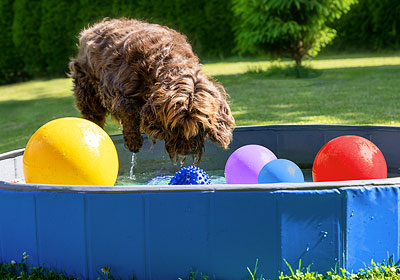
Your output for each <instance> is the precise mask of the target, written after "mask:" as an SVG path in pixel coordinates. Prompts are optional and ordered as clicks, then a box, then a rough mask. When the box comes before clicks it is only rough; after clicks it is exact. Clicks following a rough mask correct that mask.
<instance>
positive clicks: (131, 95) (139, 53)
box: [70, 19, 235, 163]
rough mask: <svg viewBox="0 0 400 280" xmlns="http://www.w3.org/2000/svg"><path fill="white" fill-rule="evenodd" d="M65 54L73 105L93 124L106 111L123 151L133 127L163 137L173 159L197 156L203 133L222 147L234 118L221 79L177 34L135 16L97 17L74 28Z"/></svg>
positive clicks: (135, 143) (134, 141)
mask: <svg viewBox="0 0 400 280" xmlns="http://www.w3.org/2000/svg"><path fill="white" fill-rule="evenodd" d="M78 47H79V53H78V55H77V57H76V58H74V59H72V60H71V62H70V70H71V77H72V78H73V82H74V95H75V99H76V107H77V108H78V110H79V111H80V112H81V114H82V116H83V117H84V118H86V119H89V120H91V121H93V122H95V123H97V124H98V125H100V126H101V127H103V126H104V122H105V118H106V115H107V114H108V113H111V115H112V116H113V117H114V118H115V119H117V120H118V121H119V122H120V123H121V125H122V129H123V135H124V139H125V143H126V145H127V147H128V148H129V150H130V151H132V152H138V151H139V149H140V147H141V146H142V144H143V138H142V136H141V133H145V134H147V135H148V136H149V138H150V139H151V140H152V141H153V144H154V143H155V139H160V140H164V141H165V148H166V150H167V152H168V153H169V156H170V158H171V160H172V161H173V162H177V160H178V156H180V155H183V156H185V155H188V154H192V155H194V157H195V162H196V163H198V162H199V161H200V159H201V156H202V153H203V150H204V141H205V138H206V137H209V138H210V139H211V140H212V141H213V142H215V143H217V144H219V145H220V146H222V147H223V148H227V147H228V144H229V143H230V141H231V139H232V131H233V128H234V126H235V121H234V119H233V117H232V114H231V111H230V108H229V106H228V104H227V101H226V98H227V96H228V95H227V93H226V92H225V90H224V88H223V86H222V85H220V84H218V83H217V82H215V81H213V80H212V79H210V78H209V77H207V76H206V75H205V74H204V73H203V71H202V70H201V68H200V66H199V59H198V58H197V56H196V55H195V54H194V53H193V51H192V48H191V46H190V44H189V43H188V42H187V39H186V37H185V36H184V35H182V34H180V33H178V32H176V31H174V30H172V29H170V28H168V27H165V26H160V25H156V24H149V23H146V22H143V21H138V20H129V19H120V20H116V19H113V20H103V21H102V22H100V23H97V24H95V25H93V26H91V27H89V28H88V29H84V30H82V32H81V33H80V38H79V46H78Z"/></svg>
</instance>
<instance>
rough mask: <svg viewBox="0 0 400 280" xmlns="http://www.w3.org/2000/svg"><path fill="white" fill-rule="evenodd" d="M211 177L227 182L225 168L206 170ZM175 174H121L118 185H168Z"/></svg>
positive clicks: (215, 181) (307, 173) (308, 173)
mask: <svg viewBox="0 0 400 280" xmlns="http://www.w3.org/2000/svg"><path fill="white" fill-rule="evenodd" d="M302 171H303V174H304V180H305V182H312V175H311V169H305V170H302ZM206 172H207V174H208V176H209V177H210V179H211V184H226V180H225V177H224V170H223V169H221V170H208V171H206ZM173 176H174V174H165V172H162V171H160V172H157V173H156V172H147V173H146V172H142V173H139V174H133V173H132V172H130V174H129V176H119V177H118V179H117V183H116V185H118V186H124V185H125V186H126V185H168V183H169V181H170V180H171V178H172V177H173Z"/></svg>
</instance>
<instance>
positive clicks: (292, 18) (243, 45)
mask: <svg viewBox="0 0 400 280" xmlns="http://www.w3.org/2000/svg"><path fill="white" fill-rule="evenodd" d="M356 2H357V0H312V1H310V0H251V1H249V0H233V8H232V9H233V12H234V15H235V16H236V17H237V21H236V25H235V27H234V29H235V37H236V43H237V45H236V50H237V51H239V53H244V52H250V53H254V52H257V51H259V50H263V51H265V52H267V53H268V54H270V55H271V56H272V57H275V58H276V57H282V58H291V59H294V60H295V61H296V65H297V66H301V63H302V60H303V58H305V57H307V56H315V55H317V54H318V52H319V51H320V50H321V48H322V47H325V46H326V45H327V44H329V43H330V42H331V41H332V40H333V38H334V37H335V36H336V31H335V30H334V29H332V28H330V27H328V26H327V24H328V23H329V22H332V21H334V20H335V19H338V18H340V17H341V16H342V14H344V13H346V12H348V11H349V10H350V7H351V5H352V4H354V3H356Z"/></svg>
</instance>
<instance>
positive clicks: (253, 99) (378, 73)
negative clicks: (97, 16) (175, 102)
mask: <svg viewBox="0 0 400 280" xmlns="http://www.w3.org/2000/svg"><path fill="white" fill-rule="evenodd" d="M290 64H291V62H289V61H283V62H279V63H276V62H270V61H266V60H265V59H256V58H252V59H247V61H246V59H244V58H237V59H233V58H231V59H229V60H227V61H226V62H216V63H209V64H205V65H203V68H204V70H205V71H206V72H207V73H208V74H209V75H212V76H214V77H215V78H216V79H217V80H218V81H219V82H221V83H222V84H223V85H224V86H225V88H226V90H227V92H228V93H229V94H230V96H231V98H230V102H231V109H232V112H233V114H234V117H235V119H236V123H237V125H262V124H355V125H364V124H375V125H400V106H399V105H400V102H399V101H398V100H399V97H400V85H399V77H400V55H397V54H396V53H391V54H384V55H375V56H373V55H371V54H368V55H362V54H351V55H335V56H333V55H325V56H321V57H318V58H317V59H314V60H313V61H311V62H306V65H307V64H309V65H311V66H312V68H313V69H315V73H314V74H313V75H311V76H310V78H303V79H298V78H295V77H294V76H293V75H291V74H290V73H289V74H288V73H287V72H285V71H286V70H285V69H284V71H281V70H280V69H282V68H285V67H286V66H288V65H290ZM271 69H273V70H274V71H271ZM288 69H289V70H290V67H289V68H288ZM249 70H250V72H249ZM268 71H269V72H268ZM71 89H72V81H71V79H69V78H65V79H53V80H35V81H30V82H26V83H20V84H14V85H7V86H1V87H0V119H1V122H0V131H1V136H2V137H1V138H0V153H2V152H6V151H10V150H14V149H19V148H23V147H25V145H26V143H27V141H28V140H29V138H30V136H31V135H32V134H33V133H34V132H35V131H36V130H37V129H38V128H39V127H40V126H41V125H43V124H45V123H46V122H48V121H50V120H52V119H56V118H60V117H67V116H68V117H70V116H76V117H79V116H80V114H79V113H78V112H77V110H76V109H75V107H74V100H73V97H72V90H71ZM106 131H107V132H108V133H110V134H117V133H121V129H120V127H119V126H118V125H117V124H116V123H114V122H112V121H110V120H109V121H108V124H107V126H106Z"/></svg>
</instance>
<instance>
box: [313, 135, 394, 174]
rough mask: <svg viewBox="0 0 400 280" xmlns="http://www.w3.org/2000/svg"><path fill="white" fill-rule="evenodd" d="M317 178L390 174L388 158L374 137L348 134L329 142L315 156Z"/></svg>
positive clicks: (314, 168) (314, 170)
mask: <svg viewBox="0 0 400 280" xmlns="http://www.w3.org/2000/svg"><path fill="white" fill-rule="evenodd" d="M312 176H313V180H314V182H324V181H347V180H369V179H383V178H387V165H386V160H385V158H384V156H383V154H382V152H381V151H380V150H379V148H378V147H377V146H375V144H374V143H372V142H371V141H369V140H367V139H365V138H363V137H360V136H355V135H345V136H340V137H337V138H334V139H332V140H331V141H329V142H328V143H326V144H325V145H324V146H323V147H322V149H321V150H320V151H319V152H318V154H317V156H316V157H315V160H314V164H313V168H312Z"/></svg>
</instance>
